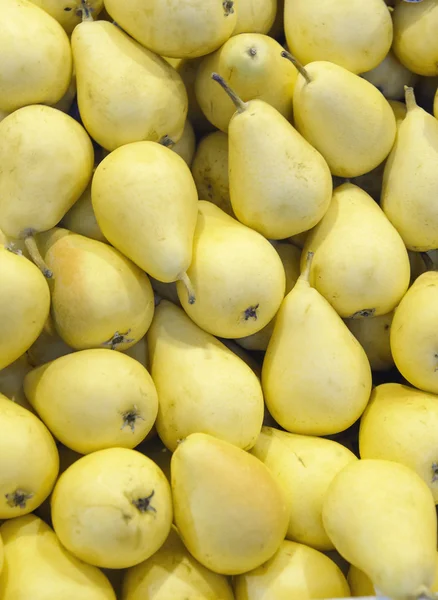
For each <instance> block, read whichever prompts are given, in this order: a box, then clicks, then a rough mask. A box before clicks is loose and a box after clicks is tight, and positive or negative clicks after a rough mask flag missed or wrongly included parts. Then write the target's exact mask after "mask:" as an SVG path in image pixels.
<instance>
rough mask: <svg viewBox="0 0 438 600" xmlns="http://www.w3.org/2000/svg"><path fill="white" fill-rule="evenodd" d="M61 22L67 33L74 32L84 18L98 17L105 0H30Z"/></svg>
mask: <svg viewBox="0 0 438 600" xmlns="http://www.w3.org/2000/svg"><path fill="white" fill-rule="evenodd" d="M30 1H31V2H32V3H33V4H36V5H37V6H39V7H40V8H42V9H43V10H45V11H46V12H47V13H49V15H51V16H52V17H53V18H54V19H56V20H57V21H58V23H60V24H61V25H62V26H63V28H64V29H65V31H66V32H67V33H69V34H70V33H72V31H73V29H74V28H75V27H76V25H79V23H81V22H82V20H83V19H87V18H90V16H91V17H92V18H96V17H97V16H98V15H99V14H100V12H101V11H102V9H103V0H86V1H84V0H65V2H60V1H59V0H30Z"/></svg>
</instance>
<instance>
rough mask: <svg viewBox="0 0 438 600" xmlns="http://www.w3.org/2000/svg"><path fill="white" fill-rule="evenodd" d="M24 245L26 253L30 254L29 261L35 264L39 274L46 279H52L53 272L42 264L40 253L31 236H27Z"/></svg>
mask: <svg viewBox="0 0 438 600" xmlns="http://www.w3.org/2000/svg"><path fill="white" fill-rule="evenodd" d="M24 244H25V246H26V248H27V251H28V252H29V254H30V257H31V259H32V260H33V262H34V263H35V264H36V266H37V267H38V269H39V270H40V271H41V273H42V274H43V275H44V277H46V279H52V277H53V272H52V271H51V270H50V269H49V267H48V266H47V265H46V263H45V262H44V260H43V257H42V256H41V254H40V251H39V250H38V246H37V244H36V241H35V238H34V237H33V234H30V235H28V236H27V237H26V238H25V239H24Z"/></svg>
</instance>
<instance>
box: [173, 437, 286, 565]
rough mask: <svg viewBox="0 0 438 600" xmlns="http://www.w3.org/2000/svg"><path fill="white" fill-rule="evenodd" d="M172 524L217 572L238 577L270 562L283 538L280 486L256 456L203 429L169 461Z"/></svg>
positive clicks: (195, 553)
mask: <svg viewBox="0 0 438 600" xmlns="http://www.w3.org/2000/svg"><path fill="white" fill-rule="evenodd" d="M171 478H172V493H173V504H174V511H175V525H176V526H177V528H178V531H179V533H180V535H181V538H182V540H183V542H184V545H185V546H186V548H187V549H188V551H189V552H190V554H192V555H193V556H194V557H195V558H196V559H197V560H198V561H199V562H200V563H201V564H203V565H204V566H205V567H207V568H208V569H210V570H212V571H214V572H215V573H221V574H223V575H238V574H240V573H245V572H246V571H250V570H251V569H255V568H256V567H258V566H260V565H261V564H263V563H264V562H266V561H267V560H269V559H270V558H271V557H272V556H273V555H274V553H275V552H276V551H277V550H278V548H279V546H280V544H281V542H282V541H283V540H284V536H285V534H286V529H287V521H288V507H287V504H286V501H285V497H284V495H283V490H282V489H281V487H280V486H279V484H278V483H277V482H276V481H275V479H274V478H273V476H272V475H271V474H270V472H269V470H268V469H267V467H265V465H264V464H263V463H262V462H260V461H259V460H258V459H257V458H255V457H254V456H251V455H250V454H248V453H247V452H245V451H244V450H241V449H240V448H237V447H236V446H234V445H233V444H229V443H228V442H225V441H223V440H219V439H217V438H214V437H213V436H210V435H207V434H204V433H193V434H191V435H189V436H188V437H187V438H186V439H185V440H184V441H183V442H182V443H181V444H180V445H179V446H178V448H177V449H176V450H175V452H174V453H173V456H172V461H171Z"/></svg>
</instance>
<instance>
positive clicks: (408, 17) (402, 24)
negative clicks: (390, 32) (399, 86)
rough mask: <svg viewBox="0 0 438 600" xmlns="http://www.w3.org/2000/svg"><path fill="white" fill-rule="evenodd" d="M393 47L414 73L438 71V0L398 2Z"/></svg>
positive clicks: (431, 73) (431, 74)
mask: <svg viewBox="0 0 438 600" xmlns="http://www.w3.org/2000/svg"><path fill="white" fill-rule="evenodd" d="M417 1H418V0H417ZM393 21H394V45H393V50H394V52H395V54H396V55H397V57H398V59H399V60H400V61H401V62H402V63H403V64H404V65H405V66H406V67H407V68H408V69H409V70H410V71H412V72H413V73H418V74H419V75H425V76H426V77H434V76H436V75H438V60H437V58H438V38H437V36H436V35H435V32H436V30H437V27H438V3H437V2H436V0H422V2H421V3H419V4H418V3H416V4H413V3H412V2H410V3H408V2H397V4H396V6H395V9H394V12H393Z"/></svg>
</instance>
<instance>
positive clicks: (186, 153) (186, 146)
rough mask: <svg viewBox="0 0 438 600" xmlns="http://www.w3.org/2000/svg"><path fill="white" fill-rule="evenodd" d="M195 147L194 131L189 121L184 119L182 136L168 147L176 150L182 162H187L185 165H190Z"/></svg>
mask: <svg viewBox="0 0 438 600" xmlns="http://www.w3.org/2000/svg"><path fill="white" fill-rule="evenodd" d="M195 148H196V139H195V132H194V131H193V127H192V124H191V123H190V121H189V120H188V119H186V122H185V124H184V131H183V134H182V136H181V137H180V139H179V141H178V142H177V143H176V144H174V145H173V146H170V149H171V150H173V152H176V154H178V156H181V158H182V159H183V160H184V162H185V163H187V166H188V167H190V166H191V164H192V160H193V156H194V154H195Z"/></svg>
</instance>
